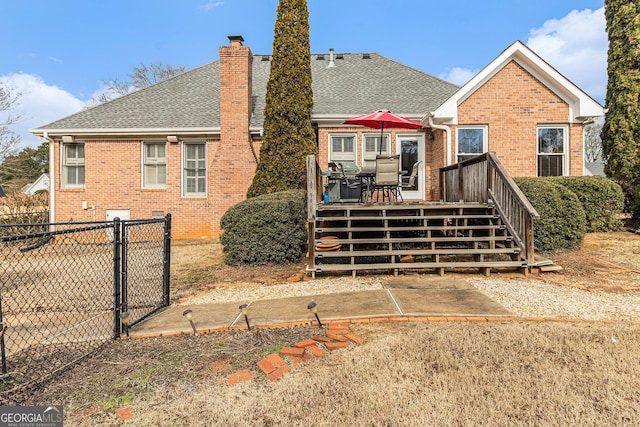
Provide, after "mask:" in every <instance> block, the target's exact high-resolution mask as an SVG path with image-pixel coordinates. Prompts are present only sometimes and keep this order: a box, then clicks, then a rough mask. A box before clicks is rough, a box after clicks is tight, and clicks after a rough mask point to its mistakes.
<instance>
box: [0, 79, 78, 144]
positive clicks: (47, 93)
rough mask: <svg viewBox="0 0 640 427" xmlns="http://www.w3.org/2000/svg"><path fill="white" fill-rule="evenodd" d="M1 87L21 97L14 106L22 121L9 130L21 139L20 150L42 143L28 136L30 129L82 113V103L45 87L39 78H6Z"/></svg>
mask: <svg viewBox="0 0 640 427" xmlns="http://www.w3.org/2000/svg"><path fill="white" fill-rule="evenodd" d="M0 84H2V85H4V86H6V87H8V88H10V89H11V90H12V92H16V93H17V92H20V93H22V96H21V97H20V99H19V102H18V104H17V105H16V106H15V113H17V114H22V116H23V120H21V121H20V122H19V123H17V124H16V125H14V126H12V130H13V131H14V132H15V133H16V134H18V135H19V136H20V138H21V139H22V146H23V147H26V146H29V147H35V146H38V145H40V143H41V141H40V140H39V139H38V138H36V137H35V136H33V135H32V134H31V133H29V129H31V128H35V127H39V126H42V125H45V124H47V123H50V122H52V121H55V120H58V119H61V118H63V117H66V116H68V115H70V114H73V113H76V112H78V111H80V110H82V109H83V108H84V106H85V102H83V101H81V100H79V99H77V98H76V97H74V96H73V95H72V94H70V93H69V92H67V91H65V90H63V89H60V88H59V87H57V86H52V85H48V84H46V83H45V82H44V81H43V80H42V79H41V78H40V77H39V76H36V75H32V74H9V75H4V76H0Z"/></svg>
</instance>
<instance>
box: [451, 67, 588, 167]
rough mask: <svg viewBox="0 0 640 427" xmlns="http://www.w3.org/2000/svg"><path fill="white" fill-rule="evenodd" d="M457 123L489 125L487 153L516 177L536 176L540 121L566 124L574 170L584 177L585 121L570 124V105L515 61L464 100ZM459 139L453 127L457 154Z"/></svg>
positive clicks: (548, 123) (571, 165) (571, 163)
mask: <svg viewBox="0 0 640 427" xmlns="http://www.w3.org/2000/svg"><path fill="white" fill-rule="evenodd" d="M458 124H460V125H472V124H477V125H487V126H488V147H487V148H488V151H495V152H496V153H497V155H498V158H499V159H500V161H501V162H502V164H503V165H504V166H505V167H506V169H507V171H508V172H509V173H510V174H511V175H512V176H514V177H522V176H536V173H537V172H536V155H537V151H536V144H537V126H538V125H567V126H568V129H569V141H570V145H569V156H570V158H569V165H570V174H571V175H582V168H583V155H582V151H583V148H582V147H583V132H582V128H583V126H582V124H571V125H569V105H568V104H567V103H566V102H564V101H563V100H562V99H560V98H559V97H558V96H557V95H556V94H555V93H553V92H551V91H550V90H549V89H548V88H547V87H546V86H544V85H543V84H542V83H541V82H540V81H538V80H537V79H536V78H535V77H533V76H532V75H531V74H530V73H529V72H528V71H526V70H525V69H523V68H522V67H521V66H520V65H519V64H518V63H516V62H514V61H512V62H511V63H509V64H507V65H506V66H505V67H504V68H503V69H502V70H500V71H499V72H498V73H497V74H496V75H495V76H493V77H492V78H491V79H490V80H489V81H487V82H486V83H485V84H484V85H483V86H482V87H480V88H479V89H478V90H477V91H476V92H474V93H473V94H472V95H471V96H470V97H469V98H468V99H466V100H465V101H464V102H462V104H460V106H459V107H458ZM455 137H456V132H455V127H454V129H453V131H452V139H453V153H454V154H455V153H456V152H457V148H456V144H455Z"/></svg>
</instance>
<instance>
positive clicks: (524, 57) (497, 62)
mask: <svg viewBox="0 0 640 427" xmlns="http://www.w3.org/2000/svg"><path fill="white" fill-rule="evenodd" d="M511 61H515V62H517V63H518V64H520V66H522V67H523V68H524V69H525V70H527V71H528V72H529V73H530V74H531V75H533V76H534V77H535V78H536V79H538V80H539V81H540V82H542V83H543V84H544V85H545V86H547V87H548V88H549V89H550V90H551V91H553V92H554V93H555V94H556V95H558V97H560V98H561V99H562V100H564V101H565V102H566V103H567V104H568V105H569V118H568V119H569V121H570V122H582V121H584V120H585V119H587V118H592V117H598V116H602V115H603V114H604V108H603V106H602V105H600V104H599V103H598V102H597V101H595V100H594V99H593V98H591V97H590V96H589V95H587V94H586V93H585V92H584V91H583V90H582V89H580V88H579V87H578V86H576V85H575V84H573V83H572V82H571V81H570V80H569V79H567V78H566V77H564V76H563V75H562V74H560V73H559V72H558V71H557V70H556V69H555V68H553V67H552V66H551V65H549V64H548V63H547V62H546V61H545V60H543V59H542V58H541V57H540V56H538V55H537V54H536V53H535V52H533V51H532V50H531V49H529V48H528V47H527V46H526V45H525V44H524V43H522V42H521V41H519V40H518V41H516V42H515V43H513V44H512V45H511V46H509V47H508V48H506V49H505V50H504V51H503V52H502V53H501V54H500V55H498V57H497V58H496V59H494V60H493V61H492V62H491V63H490V64H489V65H487V66H486V67H485V68H483V69H482V70H481V71H480V72H479V73H478V74H476V75H475V76H474V77H473V78H472V79H471V80H469V81H468V82H467V83H466V84H465V85H464V86H462V88H460V90H459V91H458V92H457V93H455V94H454V95H453V96H452V97H451V98H450V99H448V100H447V101H446V102H445V103H443V104H442V105H441V106H439V108H438V109H437V110H435V111H434V118H435V119H436V121H438V122H440V123H450V124H457V123H458V105H460V104H461V103H462V102H463V101H464V100H465V99H467V98H468V97H470V96H471V95H472V94H473V93H474V92H475V91H476V90H478V89H479V88H480V87H481V86H482V85H484V84H485V83H486V82H487V81H488V80H489V79H491V78H492V77H493V76H494V75H495V74H496V73H498V72H499V71H500V70H501V69H502V68H504V66H505V65H507V64H509V63H510V62H511Z"/></svg>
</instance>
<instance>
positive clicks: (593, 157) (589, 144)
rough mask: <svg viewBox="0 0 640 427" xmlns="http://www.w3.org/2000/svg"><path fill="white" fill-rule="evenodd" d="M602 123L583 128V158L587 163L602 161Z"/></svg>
mask: <svg viewBox="0 0 640 427" xmlns="http://www.w3.org/2000/svg"><path fill="white" fill-rule="evenodd" d="M601 131H602V123H600V122H594V123H591V124H588V125H587V126H585V132H584V157H585V160H586V161H587V162H589V163H591V162H601V161H602V140H601V139H600V132H601Z"/></svg>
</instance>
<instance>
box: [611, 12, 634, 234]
mask: <svg viewBox="0 0 640 427" xmlns="http://www.w3.org/2000/svg"><path fill="white" fill-rule="evenodd" d="M604 3H605V17H606V20H607V33H608V36H609V51H608V68H607V72H608V77H609V80H608V82H607V96H606V100H605V104H606V107H607V108H608V110H609V111H608V112H607V115H606V118H605V123H604V126H603V128H602V148H603V152H604V157H605V160H606V166H605V172H606V173H607V175H608V176H610V177H612V178H613V179H614V180H615V181H616V182H618V184H620V186H621V187H622V189H623V191H624V193H625V198H626V201H627V207H630V208H632V209H633V207H634V206H637V205H639V204H640V203H638V202H636V203H634V202H633V199H634V191H635V189H636V188H637V187H638V185H639V184H640V51H639V50H638V49H639V48H640V0H605V2H604ZM636 193H637V195H636V197H637V196H640V192H637V191H636ZM634 210H635V212H634V222H635V223H636V224H638V225H640V209H638V210H636V209H634Z"/></svg>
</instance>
